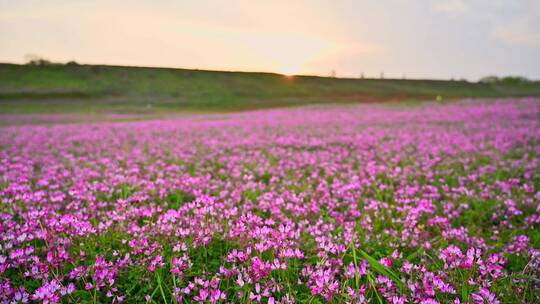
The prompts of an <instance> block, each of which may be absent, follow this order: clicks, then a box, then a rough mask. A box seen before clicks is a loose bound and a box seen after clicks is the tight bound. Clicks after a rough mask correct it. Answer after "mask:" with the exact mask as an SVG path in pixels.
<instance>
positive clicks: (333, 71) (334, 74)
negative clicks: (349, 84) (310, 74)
mask: <svg viewBox="0 0 540 304" xmlns="http://www.w3.org/2000/svg"><path fill="white" fill-rule="evenodd" d="M330 77H332V78H336V70H331V71H330Z"/></svg>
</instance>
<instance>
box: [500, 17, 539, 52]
mask: <svg viewBox="0 0 540 304" xmlns="http://www.w3.org/2000/svg"><path fill="white" fill-rule="evenodd" d="M493 36H494V37H495V38H496V39H497V40H499V41H501V42H503V43H504V44H507V45H518V46H519V45H521V46H539V45H540V30H538V27H536V28H534V27H530V26H528V25H527V24H525V23H523V22H517V23H513V24H508V25H503V26H497V27H495V29H494V31H493Z"/></svg>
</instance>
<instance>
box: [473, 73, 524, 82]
mask: <svg viewBox="0 0 540 304" xmlns="http://www.w3.org/2000/svg"><path fill="white" fill-rule="evenodd" d="M528 81H529V80H528V79H527V78H525V77H522V76H505V77H497V76H494V75H492V76H486V77H482V78H480V80H479V81H478V82H480V83H505V84H520V83H525V82H528Z"/></svg>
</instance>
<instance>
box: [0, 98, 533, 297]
mask: <svg viewBox="0 0 540 304" xmlns="http://www.w3.org/2000/svg"><path fill="white" fill-rule="evenodd" d="M539 143H540V100H538V99H532V98H528V99H527V98H525V99H501V100H485V101H483V100H464V101H459V102H458V101H456V102H445V103H438V104H436V103H419V104H411V105H355V106H353V105H349V106H318V107H316V106H312V107H303V108H294V109H280V110H263V111H252V112H244V113H236V114H216V115H197V116H186V117H180V118H178V117H176V118H174V117H171V118H163V119H156V120H152V121H131V122H94V123H92V122H85V123H79V124H76V123H74V124H66V123H47V124H41V125H19V126H4V127H2V128H1V129H0V303H268V304H275V303H311V304H314V303H394V304H399V303H424V304H428V303H429V304H432V303H456V304H457V303H476V304H480V303H486V304H487V303H540V230H539V227H540V204H539V201H540V164H539V154H540V145H539Z"/></svg>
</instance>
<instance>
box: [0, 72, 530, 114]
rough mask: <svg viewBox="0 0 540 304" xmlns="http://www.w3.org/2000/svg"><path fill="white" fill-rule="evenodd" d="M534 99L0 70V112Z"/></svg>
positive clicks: (310, 83)
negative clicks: (476, 98) (494, 98)
mask: <svg viewBox="0 0 540 304" xmlns="http://www.w3.org/2000/svg"><path fill="white" fill-rule="evenodd" d="M436 96H442V97H443V98H444V99H448V98H458V97H509V96H515V97H518V96H540V82H524V83H491V84H486V83H471V82H466V81H438V80H396V79H388V80H381V79H340V78H325V77H312V76H295V77H285V76H283V75H279V74H270V73H245V72H217V71H200V70H184V69H165V68H140V67H117V66H97V65H94V66H92V65H47V66H31V65H13V64H0V113H89V112H98V113H99V112H117V113H168V112H229V111H238V110H250V109H259V108H272V107H285V106H298V105H306V104H319V103H334V104H335V103H356V102H378V101H387V100H420V99H427V100H433V99H435V97H436Z"/></svg>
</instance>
